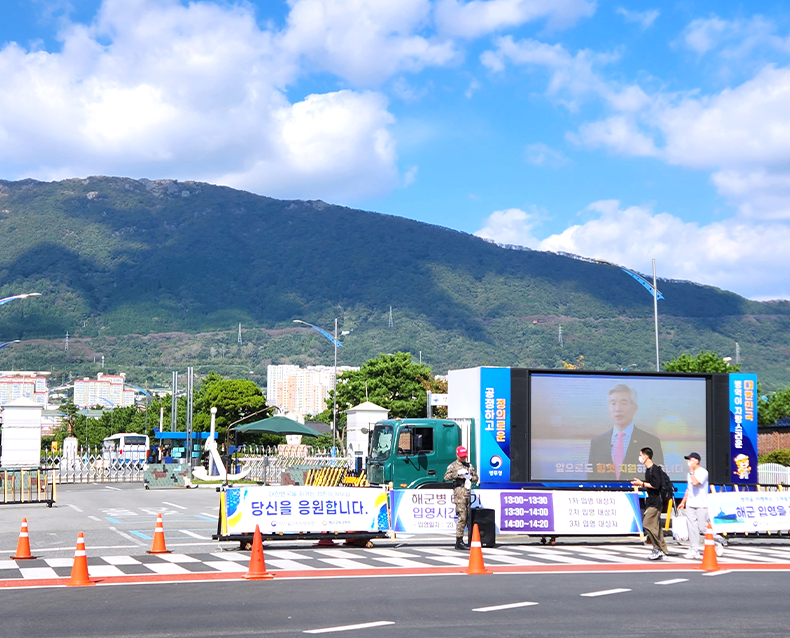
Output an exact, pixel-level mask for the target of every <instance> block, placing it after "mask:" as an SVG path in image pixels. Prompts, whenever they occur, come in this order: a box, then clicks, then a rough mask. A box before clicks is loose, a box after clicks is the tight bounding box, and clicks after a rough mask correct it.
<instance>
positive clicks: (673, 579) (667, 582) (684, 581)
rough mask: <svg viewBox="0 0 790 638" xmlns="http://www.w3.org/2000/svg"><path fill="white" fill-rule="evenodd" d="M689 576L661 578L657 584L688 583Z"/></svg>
mask: <svg viewBox="0 0 790 638" xmlns="http://www.w3.org/2000/svg"><path fill="white" fill-rule="evenodd" d="M687 582H688V578H670V579H669V580H659V581H658V582H657V583H655V584H656V585H677V584H678V583H687Z"/></svg>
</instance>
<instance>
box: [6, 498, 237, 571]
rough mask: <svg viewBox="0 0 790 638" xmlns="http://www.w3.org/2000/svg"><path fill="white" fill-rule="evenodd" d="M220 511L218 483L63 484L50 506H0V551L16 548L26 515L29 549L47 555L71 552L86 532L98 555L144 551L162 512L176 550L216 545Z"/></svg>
mask: <svg viewBox="0 0 790 638" xmlns="http://www.w3.org/2000/svg"><path fill="white" fill-rule="evenodd" d="M218 510H219V495H218V494H217V492H216V491H215V488H214V487H200V488H197V489H189V490H187V489H180V490H155V489H151V490H146V489H145V488H144V487H143V484H142V483H105V484H85V485H61V486H58V498H57V502H56V503H55V505H53V507H52V508H48V507H47V506H46V505H39V504H34V505H33V504H31V505H3V506H0V555H4V554H7V553H8V550H11V553H13V550H15V549H16V544H17V539H18V537H19V527H20V524H21V522H22V517H26V518H27V522H28V529H29V532H30V545H31V548H32V549H33V551H34V553H35V552H38V553H39V554H41V555H42V556H44V557H46V558H56V557H65V556H69V555H73V553H74V546H75V543H76V540H77V533H78V532H84V533H85V542H86V546H87V547H88V548H89V549H90V552H91V554H92V555H94V556H101V555H106V554H122V553H130V554H135V553H140V552H144V551H145V550H146V549H150V547H151V540H152V538H153V533H154V528H155V525H156V517H157V514H159V513H161V514H162V515H163V516H164V525H165V536H166V538H167V541H168V545H170V544H172V545H173V549H178V551H184V552H188V551H195V550H199V549H203V550H205V549H207V548H210V547H213V548H216V547H217V542H216V541H212V540H211V535H212V534H214V533H216V531H217V513H218ZM226 545H227V544H226Z"/></svg>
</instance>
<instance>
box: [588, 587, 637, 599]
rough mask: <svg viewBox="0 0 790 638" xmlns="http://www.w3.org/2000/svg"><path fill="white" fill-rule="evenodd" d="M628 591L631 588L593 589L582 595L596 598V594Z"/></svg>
mask: <svg viewBox="0 0 790 638" xmlns="http://www.w3.org/2000/svg"><path fill="white" fill-rule="evenodd" d="M627 591H631V590H630V589H623V588H620V589H604V590H601V591H591V592H587V593H586V594H582V596H587V597H588V598H595V597H596V596H608V595H609V594H624V593H625V592H627Z"/></svg>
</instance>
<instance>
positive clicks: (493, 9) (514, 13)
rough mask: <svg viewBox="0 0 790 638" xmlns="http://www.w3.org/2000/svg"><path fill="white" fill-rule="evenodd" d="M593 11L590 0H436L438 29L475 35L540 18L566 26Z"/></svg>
mask: <svg viewBox="0 0 790 638" xmlns="http://www.w3.org/2000/svg"><path fill="white" fill-rule="evenodd" d="M594 13H595V2H594V1H592V0H470V1H468V2H463V1H460V0H439V1H438V3H437V5H436V24H437V27H438V29H439V32H440V33H446V34H448V35H450V36H460V37H464V38H477V37H480V36H483V35H487V34H489V33H495V32H497V31H500V30H502V29H506V28H510V27H518V26H520V25H522V24H526V23H527V22H533V21H535V20H543V19H545V20H547V21H548V26H549V28H555V29H559V28H565V27H568V26H571V25H573V24H575V23H576V22H578V21H579V20H580V19H582V18H589V17H590V16H592V15H593V14H594Z"/></svg>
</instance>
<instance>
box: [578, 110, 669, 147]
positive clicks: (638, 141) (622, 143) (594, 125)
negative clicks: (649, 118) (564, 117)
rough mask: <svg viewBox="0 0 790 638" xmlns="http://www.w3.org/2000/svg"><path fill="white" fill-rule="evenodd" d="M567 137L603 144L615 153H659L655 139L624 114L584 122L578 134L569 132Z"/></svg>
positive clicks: (584, 142)
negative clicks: (654, 142)
mask: <svg viewBox="0 0 790 638" xmlns="http://www.w3.org/2000/svg"><path fill="white" fill-rule="evenodd" d="M566 137H567V138H568V139H569V140H570V141H572V142H574V143H576V144H584V145H586V146H591V147H597V146H603V147H606V148H608V149H609V150H611V151H612V152H614V153H620V154H622V155H634V156H637V157H640V156H641V157H650V156H655V155H658V151H657V149H656V147H655V146H654V144H653V140H652V139H650V138H649V137H647V136H646V135H644V134H643V133H642V132H641V131H640V130H639V127H638V126H637V125H636V124H635V123H634V121H633V120H632V119H630V118H628V117H624V116H622V115H615V116H612V117H610V118H607V119H605V120H600V121H598V122H591V123H589V124H583V125H582V126H581V127H579V132H578V134H576V133H568V134H567V135H566Z"/></svg>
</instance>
